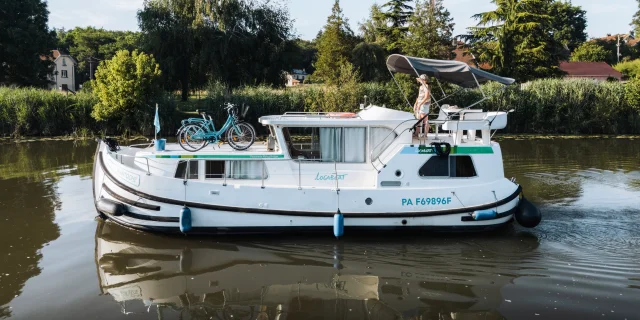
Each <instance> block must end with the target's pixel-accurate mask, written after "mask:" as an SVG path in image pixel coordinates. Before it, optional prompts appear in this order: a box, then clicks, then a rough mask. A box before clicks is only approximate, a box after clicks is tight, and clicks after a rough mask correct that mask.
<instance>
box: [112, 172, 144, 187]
mask: <svg viewBox="0 0 640 320" xmlns="http://www.w3.org/2000/svg"><path fill="white" fill-rule="evenodd" d="M116 172H117V173H118V175H119V176H120V177H121V178H122V179H123V180H124V181H126V182H128V183H130V184H132V185H134V186H136V187H137V186H139V185H140V176H139V175H137V174H135V173H131V172H129V171H126V170H124V169H122V168H118V169H116Z"/></svg>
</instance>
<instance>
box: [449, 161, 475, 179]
mask: <svg viewBox="0 0 640 320" xmlns="http://www.w3.org/2000/svg"><path fill="white" fill-rule="evenodd" d="M449 158H450V165H451V173H450V177H452V178H470V177H475V176H476V175H477V174H476V168H475V167H474V166H473V161H472V160H471V157H470V156H456V157H449Z"/></svg>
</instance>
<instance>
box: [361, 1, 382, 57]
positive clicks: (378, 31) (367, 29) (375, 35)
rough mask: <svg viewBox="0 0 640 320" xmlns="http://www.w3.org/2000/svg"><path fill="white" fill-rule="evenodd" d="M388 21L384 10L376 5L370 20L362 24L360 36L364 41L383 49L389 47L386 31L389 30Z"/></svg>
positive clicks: (373, 6) (372, 7)
mask: <svg viewBox="0 0 640 320" xmlns="http://www.w3.org/2000/svg"><path fill="white" fill-rule="evenodd" d="M387 24H388V20H387V17H386V16H385V14H384V12H382V8H381V7H380V6H379V5H377V4H374V5H372V6H371V9H370V11H369V19H367V20H365V21H364V22H363V23H360V34H361V35H362V38H363V39H364V41H366V42H369V43H377V44H379V45H381V46H382V47H384V48H386V47H387V39H386V37H385V35H384V31H385V30H386V28H387Z"/></svg>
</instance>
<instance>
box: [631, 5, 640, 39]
mask: <svg viewBox="0 0 640 320" xmlns="http://www.w3.org/2000/svg"><path fill="white" fill-rule="evenodd" d="M637 1H638V11H636V13H635V14H634V15H633V20H631V24H630V25H631V27H632V28H633V32H634V34H635V36H636V37H640V0H637Z"/></svg>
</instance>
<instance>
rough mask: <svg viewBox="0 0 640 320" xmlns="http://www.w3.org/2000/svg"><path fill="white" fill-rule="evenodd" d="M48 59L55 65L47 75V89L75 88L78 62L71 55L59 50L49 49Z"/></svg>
mask: <svg viewBox="0 0 640 320" xmlns="http://www.w3.org/2000/svg"><path fill="white" fill-rule="evenodd" d="M51 52H52V55H51V56H50V57H49V59H52V60H53V63H54V64H55V67H54V69H53V73H52V74H51V75H49V80H50V81H51V83H50V84H49V89H56V90H64V91H66V90H71V91H75V90H76V67H77V66H78V62H77V61H76V59H74V58H73V57H72V56H70V55H68V54H66V53H62V52H60V51H59V50H51Z"/></svg>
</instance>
